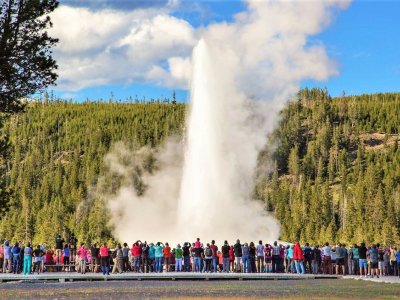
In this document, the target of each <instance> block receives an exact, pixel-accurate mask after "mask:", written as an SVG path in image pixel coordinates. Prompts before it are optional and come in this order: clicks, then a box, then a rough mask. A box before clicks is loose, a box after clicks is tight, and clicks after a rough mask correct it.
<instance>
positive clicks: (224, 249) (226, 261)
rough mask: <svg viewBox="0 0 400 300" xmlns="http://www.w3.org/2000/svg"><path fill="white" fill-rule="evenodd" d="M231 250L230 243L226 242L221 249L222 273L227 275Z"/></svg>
mask: <svg viewBox="0 0 400 300" xmlns="http://www.w3.org/2000/svg"><path fill="white" fill-rule="evenodd" d="M229 249H230V247H229V244H228V241H225V242H224V245H223V246H222V247H221V251H222V259H223V268H222V271H223V272H225V273H229Z"/></svg>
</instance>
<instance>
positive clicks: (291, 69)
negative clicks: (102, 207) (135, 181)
mask: <svg viewBox="0 0 400 300" xmlns="http://www.w3.org/2000/svg"><path fill="white" fill-rule="evenodd" d="M247 4H248V9H247V11H246V12H244V13H241V14H238V15H237V16H236V18H235V21H234V22H232V23H222V24H214V25H211V26H209V27H208V28H204V29H201V32H199V35H200V36H201V39H200V41H199V43H198V45H197V46H196V48H195V50H194V52H193V57H192V77H191V107H190V114H189V118H188V121H187V135H186V140H185V146H184V153H183V149H182V145H181V144H179V143H172V142H168V143H167V144H166V146H165V148H164V149H163V150H161V151H159V152H158V154H157V156H158V159H159V162H160V168H159V171H158V172H156V173H154V174H147V175H145V176H144V177H143V180H144V182H145V184H147V186H148V189H147V191H146V192H145V194H144V195H142V196H137V193H136V192H135V189H134V188H133V186H132V184H131V183H129V182H127V183H126V184H125V185H123V186H122V187H121V188H120V189H119V190H118V192H117V193H116V194H115V195H114V196H112V197H108V198H109V201H108V206H109V208H110V211H111V215H112V219H111V223H112V225H113V227H114V229H115V230H114V234H115V235H116V237H117V238H119V239H120V240H123V241H125V240H126V241H133V240H136V239H142V240H143V239H147V240H152V241H157V240H161V239H163V240H169V241H179V242H182V241H191V240H192V239H194V238H195V237H197V236H199V237H201V238H202V239H203V240H211V239H216V240H218V241H220V242H221V241H222V240H224V239H228V240H230V241H232V240H233V239H236V238H240V239H242V240H247V241H249V240H250V239H252V240H255V239H263V240H270V241H271V240H274V239H277V238H278V237H279V224H278V223H277V221H276V220H274V219H273V217H272V216H269V215H267V214H266V213H265V212H264V210H263V207H262V205H261V204H260V203H258V202H254V201H251V200H250V193H251V190H252V188H253V184H254V175H255V174H254V173H255V169H256V163H257V155H258V153H259V151H260V150H261V149H262V148H263V147H264V146H265V142H266V135H267V134H268V133H269V132H270V131H271V130H272V128H273V125H274V124H275V122H276V119H277V112H278V111H279V110H280V109H281V108H282V106H283V104H284V103H285V102H286V101H287V100H288V99H290V97H292V96H293V95H294V94H295V93H296V91H297V90H298V87H299V84H300V81H301V80H303V79H317V80H325V79H327V78H328V77H329V76H331V75H335V74H337V70H336V67H335V64H334V63H333V62H331V61H330V60H329V58H328V56H327V55H326V52H325V49H324V48H323V46H321V45H314V46H309V45H308V37H309V36H310V35H314V34H316V33H318V32H320V31H321V30H322V29H323V28H324V27H325V26H326V25H327V24H329V21H330V19H331V15H332V12H333V11H334V10H335V9H336V8H344V7H346V5H347V2H335V1H327V2H322V1H321V2H311V1H310V2H303V1H297V2H272V1H248V2H247ZM112 155H113V154H110V156H109V158H110V157H112ZM117 157H118V155H117ZM108 163H109V164H113V163H115V159H114V162H113V161H112V160H110V159H108ZM131 167H132V166H131ZM123 168H125V166H124V167H123ZM121 172H122V171H121ZM122 173H124V172H122Z"/></svg>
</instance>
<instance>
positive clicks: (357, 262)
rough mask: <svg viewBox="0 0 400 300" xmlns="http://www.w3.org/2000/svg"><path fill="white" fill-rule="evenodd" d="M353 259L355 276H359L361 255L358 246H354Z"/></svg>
mask: <svg viewBox="0 0 400 300" xmlns="http://www.w3.org/2000/svg"><path fill="white" fill-rule="evenodd" d="M351 252H352V256H353V257H352V258H353V275H359V265H360V254H359V252H358V245H357V244H354V245H353V249H352V251H351Z"/></svg>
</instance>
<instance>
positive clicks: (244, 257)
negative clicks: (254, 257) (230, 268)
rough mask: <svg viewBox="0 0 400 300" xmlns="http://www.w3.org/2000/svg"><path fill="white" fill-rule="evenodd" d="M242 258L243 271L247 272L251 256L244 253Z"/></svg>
mask: <svg viewBox="0 0 400 300" xmlns="http://www.w3.org/2000/svg"><path fill="white" fill-rule="evenodd" d="M242 260H243V273H246V272H247V270H248V268H249V267H248V264H249V257H248V256H247V255H244V256H243V257H242Z"/></svg>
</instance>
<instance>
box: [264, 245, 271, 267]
mask: <svg viewBox="0 0 400 300" xmlns="http://www.w3.org/2000/svg"><path fill="white" fill-rule="evenodd" d="M264 256H265V272H267V273H271V272H272V252H271V245H269V244H265V249H264Z"/></svg>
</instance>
